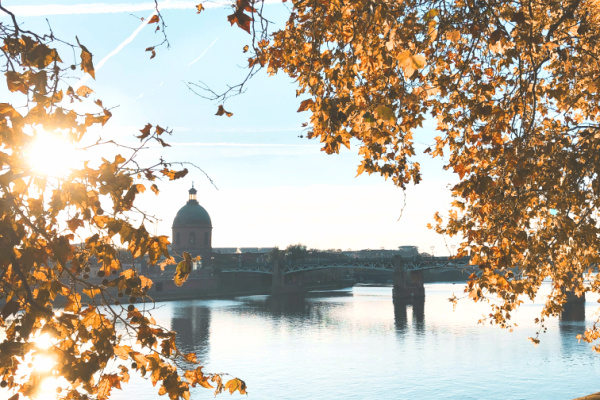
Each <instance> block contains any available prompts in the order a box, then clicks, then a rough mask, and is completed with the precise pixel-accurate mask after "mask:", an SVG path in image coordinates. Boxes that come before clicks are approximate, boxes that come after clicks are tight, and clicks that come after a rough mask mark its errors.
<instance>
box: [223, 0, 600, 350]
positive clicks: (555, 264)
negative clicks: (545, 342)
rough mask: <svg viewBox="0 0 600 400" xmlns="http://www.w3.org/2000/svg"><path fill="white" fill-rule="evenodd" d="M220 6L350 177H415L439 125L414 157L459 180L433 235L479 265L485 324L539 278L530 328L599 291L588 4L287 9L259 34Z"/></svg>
mask: <svg viewBox="0 0 600 400" xmlns="http://www.w3.org/2000/svg"><path fill="white" fill-rule="evenodd" d="M284 1H285V0H284ZM253 4H254V8H258V5H257V4H262V2H260V1H259V2H257V3H253ZM233 7H234V14H232V16H230V21H231V22H232V24H233V22H236V23H237V24H238V25H239V26H240V27H241V28H243V29H244V30H246V31H247V32H250V33H251V34H252V51H251V56H250V58H249V60H248V61H249V66H250V67H251V68H255V67H256V66H257V65H259V66H261V67H264V68H266V69H267V70H268V72H269V73H270V74H276V73H279V72H281V73H285V74H287V75H289V76H290V77H292V78H294V79H295V80H296V82H297V84H298V90H297V95H298V96H302V97H303V98H304V100H302V101H301V102H300V105H299V109H298V111H299V112H302V111H306V112H308V113H309V115H310V123H307V124H306V127H307V130H308V135H307V136H308V137H309V138H313V139H319V140H320V141H321V143H322V144H323V148H322V149H323V150H324V151H325V152H327V153H329V154H330V153H337V152H339V151H340V148H341V147H342V146H346V147H348V148H349V147H350V143H351V142H352V143H355V144H357V145H358V152H359V154H360V155H361V156H362V162H361V164H360V165H359V166H358V174H361V173H363V172H367V173H369V174H371V173H378V174H381V175H382V176H384V177H385V178H391V180H392V181H393V182H394V184H396V185H398V186H400V187H402V188H404V187H405V186H406V185H407V184H409V183H411V182H413V183H415V184H416V183H418V182H419V181H420V179H421V175H420V169H419V164H418V163H417V162H416V161H415V148H414V142H415V135H416V134H417V132H418V131H417V129H418V128H420V127H421V126H422V123H423V121H424V120H425V119H426V118H430V119H434V120H435V121H437V125H436V129H437V131H438V132H439V136H437V137H436V139H435V143H433V144H432V145H431V146H430V147H429V148H427V149H426V150H425V153H428V154H430V155H431V156H433V157H445V158H444V160H445V162H446V165H445V169H449V170H451V171H453V172H454V173H455V174H456V175H457V176H458V178H459V180H460V182H459V183H458V184H456V185H455V186H454V187H453V189H452V193H453V196H454V201H453V202H452V208H451V211H450V213H449V215H448V216H447V218H446V219H445V220H443V219H442V218H441V217H440V216H439V215H436V216H435V220H436V225H435V229H436V231H437V232H439V233H441V234H445V235H451V236H452V235H457V236H458V237H460V238H462V239H463V241H462V244H461V246H460V248H459V250H458V252H457V257H463V256H468V255H470V256H471V261H472V263H473V264H476V265H479V266H480V268H481V273H480V274H477V275H473V276H472V277H471V279H470V282H469V284H468V287H467V288H466V292H467V293H468V295H469V297H471V298H472V299H473V300H475V301H482V300H486V299H487V298H488V297H490V296H491V297H496V296H497V297H498V298H499V299H500V302H498V303H493V304H492V305H491V313H490V314H489V319H490V322H492V323H496V324H499V325H501V326H509V325H510V323H509V319H510V317H511V313H512V312H513V311H514V310H515V309H516V308H517V307H518V306H519V305H520V304H521V303H522V301H523V299H524V298H530V299H533V298H534V297H535V296H536V293H538V290H539V288H540V285H541V284H542V282H543V281H544V280H546V279H549V280H551V281H552V293H551V294H550V296H549V297H548V298H547V301H546V304H545V306H544V308H543V311H542V313H541V317H540V320H539V321H540V322H541V323H542V325H543V321H544V318H546V317H548V316H551V315H557V314H559V313H560V312H561V310H562V306H563V304H564V302H565V300H566V294H567V293H566V292H572V293H574V294H576V295H582V294H584V293H585V292H588V291H593V292H600V277H599V276H598V271H597V267H596V266H597V264H598V262H599V261H600V256H599V253H600V231H599V224H598V207H599V205H600V196H599V193H600V178H599V172H600V170H599V166H600V159H599V157H600V126H599V123H600V107H599V101H600V66H599V64H598V59H599V56H600V54H599V53H600V47H598V45H597V44H598V42H599V40H600V4H599V3H598V1H597V0H565V1H563V0H561V1H558V0H549V1H544V2H532V1H530V0H514V1H476V0H405V1H395V0H379V1H372V0H347V1H340V0H331V1H318V0H317V1H305V0H292V1H290V2H288V7H290V10H291V12H290V15H289V19H288V21H287V23H286V25H285V27H283V28H282V29H280V30H277V31H275V32H273V33H272V35H271V36H268V37H267V35H266V34H265V26H264V17H262V15H261V14H258V13H254V12H253V9H252V7H250V8H249V7H248V2H247V1H245V0H238V1H237V3H235V5H234V6H233ZM265 37H267V38H266V39H265ZM245 50H246V49H245ZM223 98H224V97H220V98H219V100H222V99H223ZM599 337H600V330H598V329H597V327H596V326H594V327H592V328H591V329H590V330H589V331H588V332H587V333H586V335H585V337H584V338H585V339H586V340H588V341H592V340H595V339H597V338H599ZM533 340H534V341H535V340H537V339H533ZM596 349H597V350H600V348H596Z"/></svg>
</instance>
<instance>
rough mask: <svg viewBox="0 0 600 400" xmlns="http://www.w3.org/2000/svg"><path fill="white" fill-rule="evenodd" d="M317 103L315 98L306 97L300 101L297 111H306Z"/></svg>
mask: <svg viewBox="0 0 600 400" xmlns="http://www.w3.org/2000/svg"><path fill="white" fill-rule="evenodd" d="M313 104H315V102H314V101H313V99H306V100H304V101H302V102H301V103H300V107H298V111H297V112H302V111H306V110H308V109H309V108H310V106H311V105H313Z"/></svg>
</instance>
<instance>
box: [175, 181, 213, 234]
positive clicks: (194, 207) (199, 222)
mask: <svg viewBox="0 0 600 400" xmlns="http://www.w3.org/2000/svg"><path fill="white" fill-rule="evenodd" d="M196 193H197V192H196V189H194V187H192V188H191V189H190V190H189V194H190V198H189V200H188V202H187V203H186V205H185V206H183V207H181V209H180V210H179V211H177V215H175V219H174V220H173V228H179V227H183V226H195V227H206V228H212V223H211V221H210V216H209V215H208V212H207V211H206V210H205V209H204V207H202V206H201V205H200V204H199V203H198V200H196Z"/></svg>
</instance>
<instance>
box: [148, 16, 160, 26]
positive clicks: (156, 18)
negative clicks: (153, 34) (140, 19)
mask: <svg viewBox="0 0 600 400" xmlns="http://www.w3.org/2000/svg"><path fill="white" fill-rule="evenodd" d="M159 21H160V18H159V17H158V15H156V14H154V15H153V16H152V18H150V19H149V20H148V24H157V23H158V22H159Z"/></svg>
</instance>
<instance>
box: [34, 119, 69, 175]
mask: <svg viewBox="0 0 600 400" xmlns="http://www.w3.org/2000/svg"><path fill="white" fill-rule="evenodd" d="M35 133H36V134H35V140H34V141H33V142H32V143H31V145H30V146H29V147H28V149H27V150H26V153H27V162H28V163H29V165H30V167H31V168H32V169H33V170H34V171H35V172H36V173H38V174H40V175H45V176H51V177H56V178H61V177H66V176H68V175H69V173H70V172H71V170H72V169H74V168H76V167H77V165H78V164H79V163H80V162H79V160H78V159H77V151H76V148H75V146H74V145H73V144H72V143H70V142H69V141H67V140H65V138H64V137H63V136H62V135H61V134H59V133H49V132H46V131H45V130H43V129H40V128H38V129H35Z"/></svg>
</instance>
